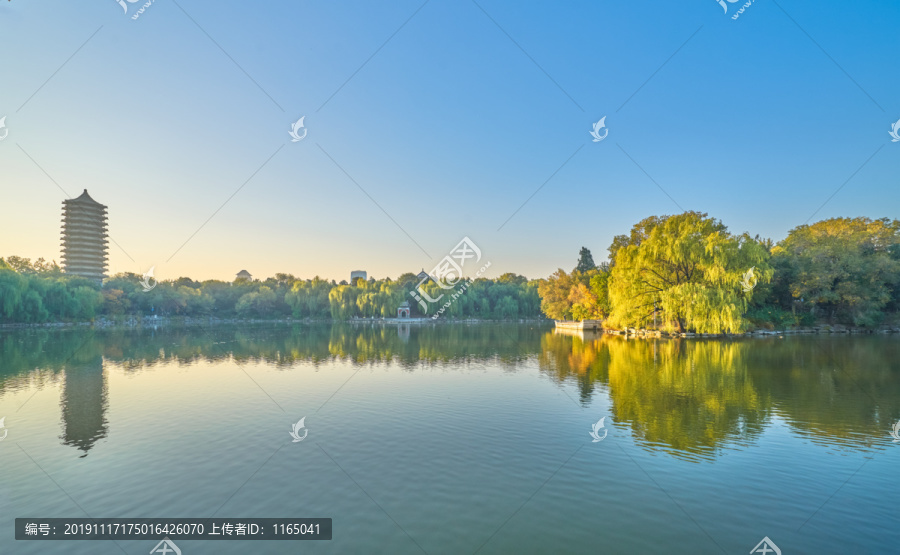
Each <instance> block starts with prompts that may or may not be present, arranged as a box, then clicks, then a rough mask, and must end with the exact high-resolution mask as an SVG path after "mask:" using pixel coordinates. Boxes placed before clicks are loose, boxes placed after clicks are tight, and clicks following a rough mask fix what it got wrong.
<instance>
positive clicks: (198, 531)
mask: <svg viewBox="0 0 900 555" xmlns="http://www.w3.org/2000/svg"><path fill="white" fill-rule="evenodd" d="M160 538H165V540H168V541H171V540H330V539H331V519H330V518H17V519H16V539H17V540H156V539H160Z"/></svg>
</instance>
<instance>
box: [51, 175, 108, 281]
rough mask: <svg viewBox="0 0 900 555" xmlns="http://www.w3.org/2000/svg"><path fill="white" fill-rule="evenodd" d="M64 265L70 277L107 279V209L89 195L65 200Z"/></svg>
mask: <svg viewBox="0 0 900 555" xmlns="http://www.w3.org/2000/svg"><path fill="white" fill-rule="evenodd" d="M62 224H63V225H62V245H61V246H62V263H63V271H64V272H65V273H67V274H72V275H76V276H81V277H85V278H88V279H93V280H97V281H103V278H105V277H106V251H107V248H108V247H107V246H106V206H104V205H103V204H100V203H99V202H97V201H96V200H94V199H92V198H91V197H90V195H88V192H87V189H85V190H84V192H83V193H81V196H79V197H78V198H73V199H66V200H64V201H63V213H62Z"/></svg>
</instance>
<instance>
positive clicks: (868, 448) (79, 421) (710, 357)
mask: <svg viewBox="0 0 900 555" xmlns="http://www.w3.org/2000/svg"><path fill="white" fill-rule="evenodd" d="M4 417H5V428H3V429H0V437H3V436H4V433H5V434H6V435H5V438H4V439H2V440H0V553H11V554H19V553H22V554H32V553H33V554H42V555H43V554H55V553H59V554H66V555H69V554H117V553H129V554H135V555H137V554H146V553H148V552H149V551H150V550H151V549H153V548H154V544H156V543H157V542H156V541H147V540H120V541H115V542H113V541H96V540H84V541H22V540H20V541H16V540H15V539H14V532H13V530H14V520H15V518H16V517H19V518H24V517H29V518H37V517H65V518H85V517H92V518H115V517H119V518H124V517H129V518H137V517H148V518H149V517H153V518H175V517H177V518H205V517H213V516H216V517H231V518H263V517H271V518H278V517H285V518H286V517H321V518H332V519H333V539H332V540H330V541H287V540H286V541H256V542H251V541H248V540H236V541H200V540H181V541H178V542H177V544H178V547H180V549H181V550H182V552H183V553H184V555H194V554H212V553H335V554H337V553H340V554H348V553H389V554H406V553H410V554H414V553H428V554H475V553H478V554H530V553H535V554H537V553H586V554H587V553H591V554H593V553H667V554H671V553H749V552H750V551H751V550H753V549H754V546H757V545H758V544H759V542H760V541H761V540H763V538H764V537H768V538H769V539H770V541H771V543H773V544H775V545H777V547H778V548H780V550H781V551H782V552H783V553H785V554H796V553H888V552H897V551H898V550H900V547H898V546H900V527H898V526H897V524H898V516H900V512H898V508H897V505H896V504H895V503H896V500H897V499H898V498H900V481H898V480H896V479H895V478H894V475H895V473H896V471H897V469H898V468H900V442H898V443H895V442H894V441H893V438H892V436H891V432H892V426H893V424H894V423H895V422H897V421H898V419H900V337H897V336H894V335H840V336H837V335H834V336H832V335H809V336H785V337H778V336H768V337H765V338H736V339H716V340H712V339H709V340H705V339H680V340H679V339H628V338H625V337H622V336H594V337H582V336H574V335H562V334H558V333H554V331H553V329H552V327H548V326H546V325H540V324H518V325H512V324H494V325H491V324H472V325H463V324H458V325H457V324H444V325H433V324H425V325H421V326H417V325H409V324H403V325H396V324H391V325H373V324H361V325H350V324H345V325H333V326H332V325H300V324H295V325H287V324H272V325H263V324H258V325H252V326H250V325H248V326H227V325H219V326H213V327H206V328H201V327H195V328H178V327H166V328H159V329H147V328H144V329H140V330H91V329H85V328H76V329H72V328H69V329H25V330H12V331H10V330H5V331H2V332H0V418H4ZM301 418H302V419H304V420H303V427H302V428H298V430H302V433H300V434H299V435H302V436H303V439H302V441H295V440H294V438H293V436H292V435H291V432H292V431H293V430H294V426H295V425H296V424H297V423H298V421H300V419H301ZM601 419H602V420H601ZM304 434H305V435H304ZM760 549H762V548H760ZM768 553H772V551H768Z"/></svg>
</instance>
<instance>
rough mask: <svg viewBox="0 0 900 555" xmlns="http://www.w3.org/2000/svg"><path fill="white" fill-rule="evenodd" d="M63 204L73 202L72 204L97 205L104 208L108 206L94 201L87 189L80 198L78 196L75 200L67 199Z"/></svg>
mask: <svg viewBox="0 0 900 555" xmlns="http://www.w3.org/2000/svg"><path fill="white" fill-rule="evenodd" d="M63 202H66V203H69V202H72V203H77V204H95V205H97V206H103V207H105V206H106V205H104V204H100V203H99V202H97V201H96V200H94V199H92V198H91V195H89V194H88V192H87V189H85V190H84V192H83V193H81V194H80V195H79V196H77V197H75V198H71V199H66V200H65V201H63Z"/></svg>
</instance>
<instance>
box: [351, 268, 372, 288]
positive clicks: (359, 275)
mask: <svg viewBox="0 0 900 555" xmlns="http://www.w3.org/2000/svg"><path fill="white" fill-rule="evenodd" d="M357 278H362V280H363V281H366V280H367V279H369V278H368V274H366V273H365V272H364V271H363V270H356V271H355V272H350V285H356V279H357Z"/></svg>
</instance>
